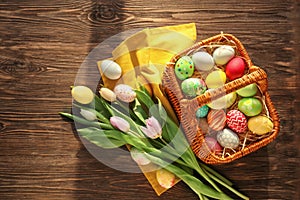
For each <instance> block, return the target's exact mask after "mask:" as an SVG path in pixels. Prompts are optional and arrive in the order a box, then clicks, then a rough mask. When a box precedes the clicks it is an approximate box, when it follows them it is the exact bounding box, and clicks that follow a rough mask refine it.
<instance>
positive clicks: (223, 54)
mask: <svg viewBox="0 0 300 200" xmlns="http://www.w3.org/2000/svg"><path fill="white" fill-rule="evenodd" d="M234 55H235V51H234V49H233V48H232V47H231V46H228V45H223V46H220V47H218V48H217V49H216V50H214V52H213V58H214V61H215V63H216V64H218V65H225V64H226V63H227V62H228V61H229V60H230V59H231V58H233V57H234Z"/></svg>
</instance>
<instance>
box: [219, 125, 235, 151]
mask: <svg viewBox="0 0 300 200" xmlns="http://www.w3.org/2000/svg"><path fill="white" fill-rule="evenodd" d="M217 141H218V142H219V144H220V145H221V146H222V147H224V148H231V149H235V148H237V147H238V146H239V144H240V139H239V137H238V136H237V134H236V133H235V132H233V131H232V130H230V129H228V128H225V129H224V130H223V131H222V132H220V133H219V134H218V135H217Z"/></svg>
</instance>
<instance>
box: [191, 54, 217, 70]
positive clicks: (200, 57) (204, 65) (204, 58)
mask: <svg viewBox="0 0 300 200" xmlns="http://www.w3.org/2000/svg"><path fill="white" fill-rule="evenodd" d="M192 60H193V62H194V64H195V67H196V69H197V70H199V71H209V70H211V69H212V68H213V67H214V65H215V62H214V59H213V57H212V56H211V55H210V54H209V53H207V52H204V51H202V52H196V53H194V54H193V55H192Z"/></svg>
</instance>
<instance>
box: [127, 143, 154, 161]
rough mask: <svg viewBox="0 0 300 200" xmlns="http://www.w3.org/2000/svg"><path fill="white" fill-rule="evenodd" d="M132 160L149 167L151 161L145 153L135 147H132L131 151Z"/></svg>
mask: <svg viewBox="0 0 300 200" xmlns="http://www.w3.org/2000/svg"><path fill="white" fill-rule="evenodd" d="M130 155H131V158H132V159H133V160H134V161H135V162H136V163H137V164H138V165H148V164H150V162H151V161H150V160H149V159H148V158H147V157H146V155H145V153H143V152H141V151H139V150H138V149H137V148H135V147H131V149H130Z"/></svg>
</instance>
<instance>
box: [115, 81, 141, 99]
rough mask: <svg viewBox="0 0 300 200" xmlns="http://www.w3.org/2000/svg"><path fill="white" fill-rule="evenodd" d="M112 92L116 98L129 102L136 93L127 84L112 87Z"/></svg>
mask: <svg viewBox="0 0 300 200" xmlns="http://www.w3.org/2000/svg"><path fill="white" fill-rule="evenodd" d="M114 92H115V94H116V96H117V98H118V99H119V100H121V101H123V102H126V103H130V102H133V101H134V99H135V97H136V93H135V91H133V89H132V88H131V87H130V86H129V85H125V84H119V85H117V86H116V87H115V88H114Z"/></svg>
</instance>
